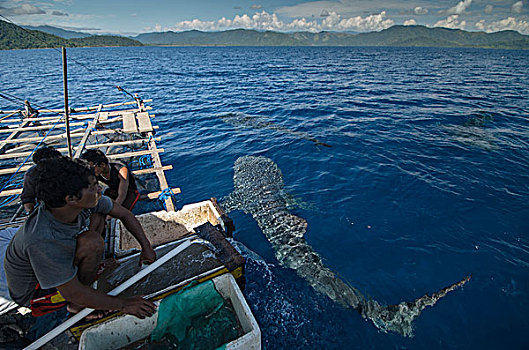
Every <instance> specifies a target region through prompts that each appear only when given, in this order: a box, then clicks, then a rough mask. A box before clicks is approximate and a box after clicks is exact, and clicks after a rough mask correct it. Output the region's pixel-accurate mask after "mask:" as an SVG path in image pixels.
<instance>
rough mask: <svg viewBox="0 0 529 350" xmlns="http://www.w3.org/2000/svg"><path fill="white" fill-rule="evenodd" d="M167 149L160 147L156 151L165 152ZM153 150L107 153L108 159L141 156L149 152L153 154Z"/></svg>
mask: <svg viewBox="0 0 529 350" xmlns="http://www.w3.org/2000/svg"><path fill="white" fill-rule="evenodd" d="M164 151H165V150H164V149H163V148H158V149H157V150H156V152H158V153H163V152H164ZM152 152H153V151H151V150H144V151H137V152H126V153H114V154H107V155H106V156H107V158H108V159H119V158H127V157H139V156H144V155H147V154H152Z"/></svg>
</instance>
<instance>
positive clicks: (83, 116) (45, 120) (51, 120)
mask: <svg viewBox="0 0 529 350" xmlns="http://www.w3.org/2000/svg"><path fill="white" fill-rule="evenodd" d="M151 109H152V107H145V110H151ZM137 111H138V110H137V109H124V110H117V111H108V112H107V113H108V116H109V117H115V116H120V119H121V114H123V113H134V112H137ZM153 117H154V115H153V114H151V118H153ZM59 118H62V115H58V116H57V115H56V116H53V117H37V118H32V120H34V121H37V122H41V123H42V124H44V123H54V122H56V121H57V120H58V119H59ZM92 118H94V114H93V113H90V114H71V115H70V120H85V119H92ZM23 120H25V119H21V118H17V119H9V120H0V123H13V122H18V123H20V122H22V121H23Z"/></svg>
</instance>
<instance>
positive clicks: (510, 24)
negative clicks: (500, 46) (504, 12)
mask: <svg viewBox="0 0 529 350" xmlns="http://www.w3.org/2000/svg"><path fill="white" fill-rule="evenodd" d="M485 29H486V31H487V32H489V33H490V32H498V31H500V30H515V31H517V32H520V33H522V34H529V22H527V21H524V20H521V19H516V18H514V17H508V18H505V19H502V20H500V21H496V22H492V23H491V24H489V25H487V26H485Z"/></svg>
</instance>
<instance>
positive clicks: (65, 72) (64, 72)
mask: <svg viewBox="0 0 529 350" xmlns="http://www.w3.org/2000/svg"><path fill="white" fill-rule="evenodd" d="M62 78H63V81H64V116H65V118H66V120H65V123H66V144H67V146H68V156H69V157H70V158H72V140H71V138H70V117H69V114H70V109H69V107H68V66H67V62H66V48H65V47H63V48H62Z"/></svg>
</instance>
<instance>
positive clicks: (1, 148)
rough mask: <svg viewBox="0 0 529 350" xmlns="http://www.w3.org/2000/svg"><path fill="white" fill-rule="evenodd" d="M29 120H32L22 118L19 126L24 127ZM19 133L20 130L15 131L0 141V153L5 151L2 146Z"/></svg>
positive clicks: (30, 120)
mask: <svg viewBox="0 0 529 350" xmlns="http://www.w3.org/2000/svg"><path fill="white" fill-rule="evenodd" d="M31 122H33V120H32V119H31V118H27V119H24V121H23V122H22V123H21V124H20V125H19V128H24V127H25V126H26V125H28V124H29V123H31ZM19 133H20V131H15V132H13V133H12V134H11V135H9V136H8V137H7V138H6V139H5V140H2V141H0V153H4V152H5V150H4V147H5V146H6V145H7V144H9V143H11V142H10V141H11V140H13V139H14V138H15V137H17V136H18V134H19Z"/></svg>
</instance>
